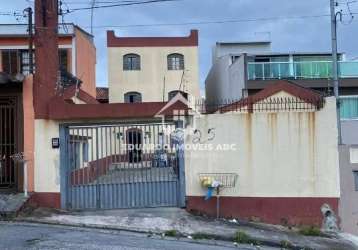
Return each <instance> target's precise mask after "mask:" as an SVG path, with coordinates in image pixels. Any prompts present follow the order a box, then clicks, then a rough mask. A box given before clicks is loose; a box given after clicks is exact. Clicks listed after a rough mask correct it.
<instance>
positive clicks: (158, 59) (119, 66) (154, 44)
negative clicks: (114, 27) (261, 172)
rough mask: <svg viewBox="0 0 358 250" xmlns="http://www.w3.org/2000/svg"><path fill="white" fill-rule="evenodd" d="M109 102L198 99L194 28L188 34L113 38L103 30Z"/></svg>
mask: <svg viewBox="0 0 358 250" xmlns="http://www.w3.org/2000/svg"><path fill="white" fill-rule="evenodd" d="M107 47H108V79H109V102H110V103H121V102H126V103H133V102H162V101H168V100H169V99H170V98H172V97H173V96H175V94H176V93H177V92H178V91H180V92H184V93H185V94H187V95H189V96H190V97H194V98H199V97H200V88H199V59H198V31H197V30H192V31H191V33H190V36H188V37H116V36H115V34H114V31H108V32H107Z"/></svg>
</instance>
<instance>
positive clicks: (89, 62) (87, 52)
mask: <svg viewBox="0 0 358 250" xmlns="http://www.w3.org/2000/svg"><path fill="white" fill-rule="evenodd" d="M75 36H76V42H75V43H76V62H75V63H76V76H77V77H78V78H80V79H81V80H82V81H83V84H82V89H83V90H84V91H86V92H87V93H89V94H90V95H92V96H93V97H95V96H96V48H95V46H94V44H93V43H92V41H91V40H89V38H88V37H87V36H86V35H85V34H83V33H82V32H81V31H79V30H78V29H76V30H75Z"/></svg>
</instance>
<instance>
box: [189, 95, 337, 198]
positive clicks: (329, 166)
mask: <svg viewBox="0 0 358 250" xmlns="http://www.w3.org/2000/svg"><path fill="white" fill-rule="evenodd" d="M194 124H195V128H196V129H199V130H200V131H202V133H203V138H202V140H205V139H206V136H205V131H208V129H210V128H214V129H215V138H214V140H212V141H211V142H208V143H209V144H212V145H213V148H216V147H217V145H222V144H234V145H235V148H236V149H235V150H231V151H230V150H229V151H215V150H213V151H210V152H208V151H205V150H186V152H185V153H186V154H185V165H186V190H187V195H188V196H203V195H204V194H205V189H204V188H202V187H201V185H200V182H199V178H198V175H199V173H225V172H226V173H237V174H238V176H239V178H238V183H237V185H236V187H235V188H233V189H228V190H224V191H223V192H222V195H223V196H236V197H339V195H340V187H339V168H338V147H337V126H336V116H335V100H334V98H327V103H326V104H325V107H324V108H323V109H322V110H320V111H317V112H293V111H291V112H280V113H253V114H244V113H230V114H212V115H207V116H201V117H198V118H196V121H195V123H194ZM192 139H193V137H192V136H191V135H189V136H187V138H186V142H187V144H193V143H192ZM197 146H198V145H197Z"/></svg>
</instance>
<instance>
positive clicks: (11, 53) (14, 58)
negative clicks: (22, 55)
mask: <svg viewBox="0 0 358 250" xmlns="http://www.w3.org/2000/svg"><path fill="white" fill-rule="evenodd" d="M1 61H2V71H3V72H5V73H7V74H9V75H15V74H17V73H19V57H18V50H3V51H1Z"/></svg>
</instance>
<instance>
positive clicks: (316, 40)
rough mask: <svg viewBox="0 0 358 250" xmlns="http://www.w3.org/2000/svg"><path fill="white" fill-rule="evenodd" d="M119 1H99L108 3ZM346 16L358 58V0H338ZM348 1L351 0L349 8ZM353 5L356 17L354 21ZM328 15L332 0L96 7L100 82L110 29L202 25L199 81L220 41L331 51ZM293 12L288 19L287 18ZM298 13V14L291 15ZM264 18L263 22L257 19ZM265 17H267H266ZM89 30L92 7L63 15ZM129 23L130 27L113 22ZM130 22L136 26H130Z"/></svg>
mask: <svg viewBox="0 0 358 250" xmlns="http://www.w3.org/2000/svg"><path fill="white" fill-rule="evenodd" d="M120 1H121V0H97V2H103V3H98V5H107V4H111V3H112V2H120ZM64 2H65V3H66V5H65V4H64V5H63V6H64V7H63V9H64V10H66V9H67V8H69V9H74V8H78V7H87V6H89V3H90V2H91V1H90V0H64ZM338 2H339V6H338V7H337V10H342V13H344V15H343V20H342V22H339V26H338V49H339V51H340V52H345V53H346V55H347V59H354V58H356V59H357V60H358V42H357V40H358V1H352V0H338ZM347 2H352V3H350V4H349V8H348V7H347ZM29 5H33V1H31V0H12V1H8V0H2V1H1V3H0V13H2V12H8V11H22V10H23V9H24V8H26V7H28V6H29ZM349 9H350V11H351V12H352V13H357V14H354V15H355V18H354V19H353V20H351V18H350V15H348V13H349ZM325 14H329V0H178V1H175V2H166V3H164V2H161V3H152V4H146V5H135V6H125V7H123V6H121V7H112V8H102V9H96V10H95V12H94V41H95V45H96V48H97V70H96V75H97V86H107V48H106V30H114V31H115V33H116V36H187V35H189V33H190V29H198V30H199V61H200V65H199V66H200V83H201V89H204V82H205V78H206V76H207V73H208V71H209V70H210V67H211V63H212V60H211V51H212V47H213V46H214V45H215V43H216V42H218V41H247V40H262V39H265V40H266V39H267V38H270V39H271V41H272V50H273V51H274V52H311V51H312V52H329V51H331V41H330V35H331V30H330V18H329V17H314V18H308V17H307V16H320V15H325ZM287 17H289V18H287ZM292 17H300V18H292ZM242 19H244V20H248V19H250V20H251V21H245V22H229V23H216V24H213V23H211V24H187V25H168V26H162V25H161V26H158V25H154V26H145V27H133V25H137V24H146V25H148V24H173V23H188V22H189V23H193V22H194V23H197V22H212V21H223V20H242ZM255 19H261V21H254V20H255ZM262 19H266V20H262ZM64 20H65V22H73V23H75V24H77V25H79V26H80V27H82V28H84V29H85V30H87V31H90V28H89V26H90V11H87V10H81V11H75V12H73V13H71V14H68V15H65V17H64ZM24 22H25V20H24V19H19V20H16V19H15V18H14V17H12V16H1V15H0V23H24ZM109 26H129V27H109ZM130 26H132V27H130Z"/></svg>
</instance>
